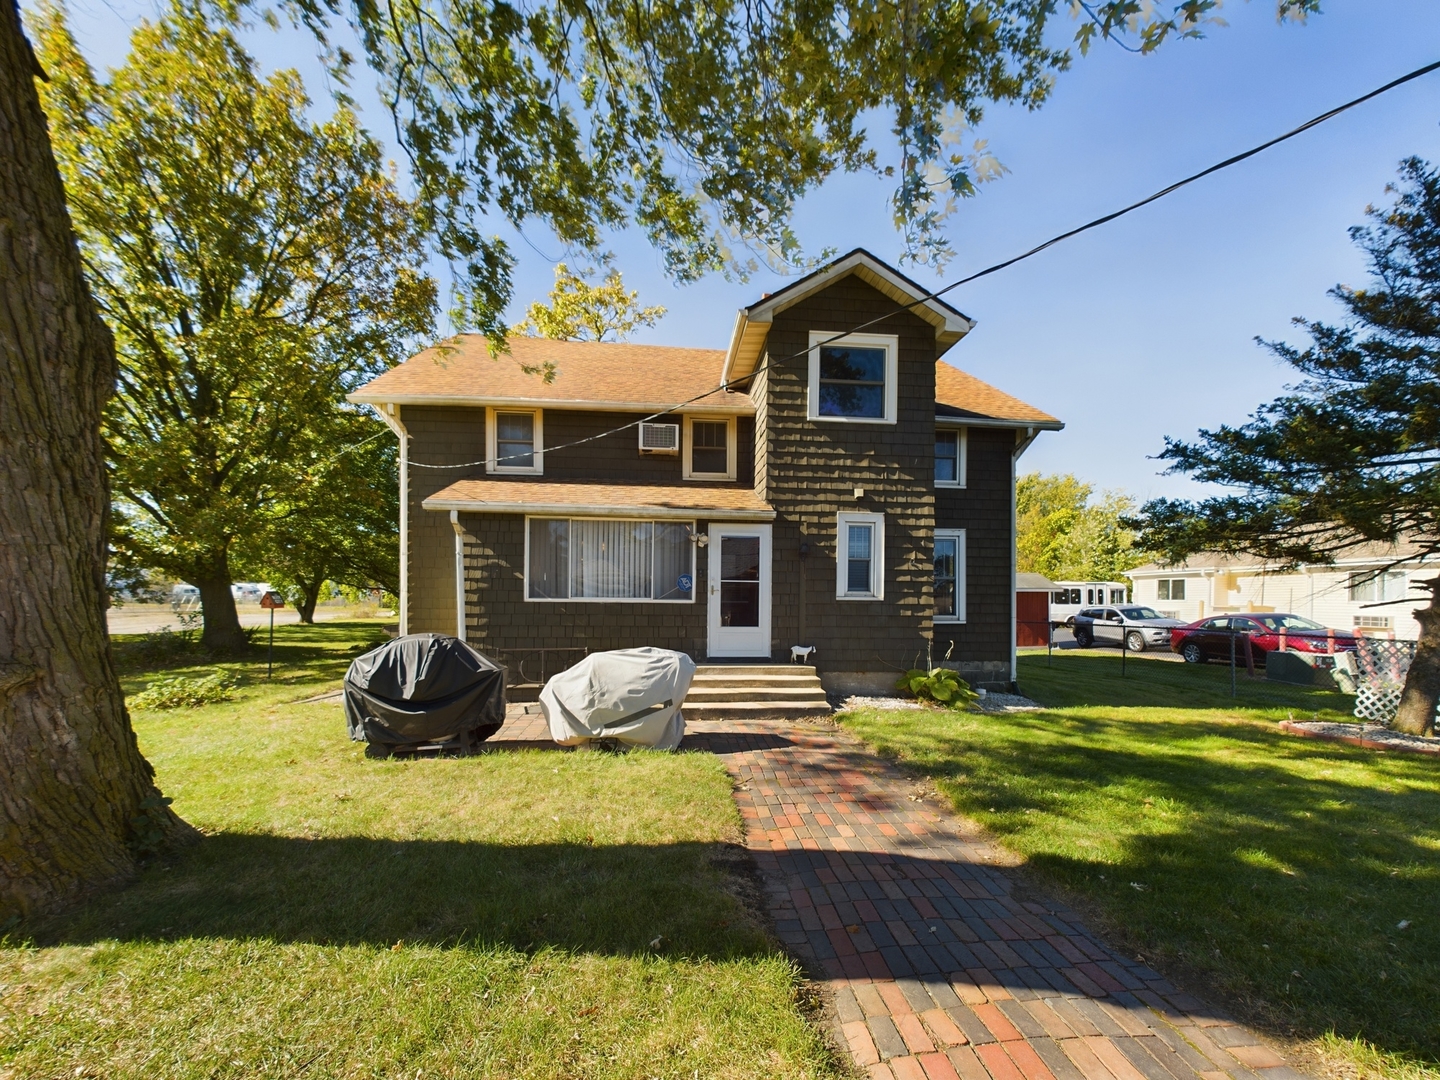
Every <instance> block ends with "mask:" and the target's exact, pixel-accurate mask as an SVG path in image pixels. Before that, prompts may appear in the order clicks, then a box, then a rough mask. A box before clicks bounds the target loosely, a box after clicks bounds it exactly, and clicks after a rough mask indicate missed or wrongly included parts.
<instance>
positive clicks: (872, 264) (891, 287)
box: [724, 248, 975, 385]
mask: <svg viewBox="0 0 1440 1080" xmlns="http://www.w3.org/2000/svg"><path fill="white" fill-rule="evenodd" d="M851 274H854V275H855V276H856V277H858V278H859V279H860V280H861V281H863V282H865V283H866V284H867V285H870V286H871V287H872V288H874V289H877V290H878V291H880V292H881V293H884V294H885V295H886V296H888V297H890V299H892V300H894V301H895V302H896V303H897V304H905V305H909V306H910V310H911V311H913V312H914V313H915V314H916V315H918V316H919V317H920V318H922V319H924V320H925V321H926V322H928V323H930V325H931V326H933V327H934V328H935V341H936V343H937V344H938V345H939V346H940V351H941V352H944V351H945V350H946V349H948V348H950V346H952V345H954V344H955V343H956V342H957V341H959V340H960V339H961V338H962V337H964V336H965V335H966V334H968V333H969V332H970V331H971V330H973V329H974V328H975V320H974V319H971V318H970V317H969V316H967V315H965V314H963V313H962V312H960V311H959V310H957V309H956V308H953V307H951V306H950V305H949V304H947V303H945V302H944V301H943V300H941V299H939V298H938V297H931V296H930V295H929V294H930V291H931V290H929V289H927V288H925V287H924V286H922V285H919V284H917V283H916V282H914V281H911V280H910V279H909V278H908V277H906V276H905V275H904V274H902V273H900V271H898V270H896V269H895V268H894V267H893V266H891V265H889V264H888V263H886V262H883V261H881V260H880V259H877V258H876V257H875V256H874V255H871V254H870V252H868V251H866V250H865V249H864V248H856V249H855V250H854V251H852V252H850V253H849V254H848V255H842V256H840V258H838V259H836V260H834V261H833V262H831V263H830V264H829V265H827V266H823V267H821V268H820V269H819V270H816V271H815V272H814V273H811V274H807V275H805V276H804V277H803V278H800V279H799V280H798V281H793V282H791V283H790V284H789V285H787V286H785V287H784V288H783V289H780V290H779V291H778V292H773V293H771V294H770V295H769V296H766V297H764V298H763V299H761V300H760V301H759V302H758V303H755V304H751V305H750V306H749V307H745V308H741V309H740V313H739V315H738V316H736V319H735V329H734V331H733V332H732V333H731V336H730V347H729V349H727V350H726V353H725V373H724V381H725V383H726V384H727V385H728V384H730V383H732V382H738V381H740V380H741V379H744V378H747V377H748V376H749V375H750V374H751V373H752V372H753V371H754V370H755V366H756V364H757V363H758V362H759V360H760V356H761V354H762V353H763V352H764V351H765V338H766V337H767V336H768V335H769V333H770V324H771V323H772V322H773V321H774V319H775V316H776V315H778V314H780V312H782V311H784V310H785V309H786V308H789V307H793V306H794V305H796V304H798V303H800V301H802V300H804V299H805V298H806V297H807V296H810V295H812V294H814V293H817V292H819V291H820V290H821V289H824V288H828V287H829V286H830V285H833V284H834V283H835V282H836V281H839V280H840V279H841V278H845V277H848V276H850V275H851Z"/></svg>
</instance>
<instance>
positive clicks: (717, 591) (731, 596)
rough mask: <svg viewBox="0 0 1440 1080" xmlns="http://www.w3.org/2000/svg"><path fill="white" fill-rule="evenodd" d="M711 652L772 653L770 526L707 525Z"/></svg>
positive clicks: (735, 654) (767, 654)
mask: <svg viewBox="0 0 1440 1080" xmlns="http://www.w3.org/2000/svg"><path fill="white" fill-rule="evenodd" d="M709 536H710V544H709V551H710V573H709V580H708V585H709V589H710V603H709V623H710V627H709V630H710V633H709V642H708V647H707V649H706V651H707V652H708V653H709V655H711V656H751V657H760V656H769V655H770V526H769V525H711V526H710V531H709Z"/></svg>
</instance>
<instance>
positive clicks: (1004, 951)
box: [489, 705, 1304, 1080]
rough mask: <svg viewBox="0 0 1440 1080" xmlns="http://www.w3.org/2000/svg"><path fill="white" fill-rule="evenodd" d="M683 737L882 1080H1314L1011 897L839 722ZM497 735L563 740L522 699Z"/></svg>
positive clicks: (937, 813)
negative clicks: (730, 809) (718, 777)
mask: <svg viewBox="0 0 1440 1080" xmlns="http://www.w3.org/2000/svg"><path fill="white" fill-rule="evenodd" d="M531 708H532V709H534V708H535V707H534V706H531ZM687 728H688V733H687V734H686V737H685V742H684V744H683V746H682V749H685V750H709V751H711V752H713V753H715V754H718V755H720V757H721V758H722V760H724V762H725V764H726V767H727V768H728V769H729V770H730V773H731V775H732V776H733V777H734V778H735V781H736V800H737V801H738V803H739V806H740V813H741V815H742V816H743V817H744V819H745V839H746V844H747V846H748V847H749V848H750V850H751V852H753V853H754V857H755V861H756V863H757V864H758V866H759V869H760V874H761V877H762V878H763V880H764V883H765V890H766V895H767V898H768V902H769V906H770V914H771V917H772V919H773V920H774V924H775V929H776V931H777V933H778V934H779V936H780V939H781V940H782V941H783V942H784V943H785V945H786V946H787V947H788V948H789V949H790V950H791V951H792V952H793V953H794V955H795V956H796V957H797V958H799V959H800V960H801V962H803V963H804V964H806V965H807V966H808V967H809V968H810V970H811V972H812V974H813V975H815V976H816V977H817V978H818V979H820V980H821V981H822V982H823V983H824V984H825V985H826V986H827V987H828V989H829V991H830V994H831V996H832V999H833V1001H834V1005H835V1014H836V1017H837V1019H838V1022H839V1025H840V1032H839V1033H838V1034H839V1035H840V1036H841V1038H842V1039H843V1041H844V1042H845V1043H846V1044H848V1046H849V1048H850V1052H851V1054H852V1055H853V1056H854V1058H855V1060H856V1062H858V1063H859V1064H860V1065H861V1066H863V1067H864V1068H866V1069H867V1070H868V1071H869V1074H870V1077H871V1078H872V1080H1196V1078H1197V1077H1199V1078H1202V1080H1226V1078H1227V1077H1228V1078H1231V1080H1304V1077H1303V1076H1302V1074H1301V1073H1299V1072H1298V1071H1297V1070H1295V1069H1293V1068H1292V1067H1290V1065H1288V1064H1287V1063H1286V1062H1285V1060H1284V1059H1283V1058H1282V1057H1280V1055H1279V1054H1277V1053H1276V1052H1275V1051H1274V1050H1273V1049H1271V1048H1270V1047H1268V1046H1266V1045H1264V1044H1263V1043H1262V1042H1261V1041H1260V1040H1259V1038H1258V1037H1257V1036H1256V1035H1255V1034H1254V1032H1252V1031H1249V1030H1247V1029H1246V1028H1244V1027H1241V1026H1240V1025H1238V1024H1236V1023H1235V1022H1234V1021H1233V1020H1231V1019H1229V1018H1228V1017H1226V1016H1225V1015H1224V1014H1223V1013H1221V1012H1219V1011H1218V1010H1216V1009H1213V1008H1210V1007H1208V1006H1206V1005H1205V1003H1204V1002H1202V1001H1199V1000H1198V999H1196V998H1194V997H1191V996H1189V995H1187V994H1183V993H1180V992H1178V991H1177V990H1176V989H1175V987H1173V986H1171V985H1170V984H1169V983H1168V982H1166V981H1165V980H1164V979H1163V978H1161V977H1160V975H1159V974H1157V973H1156V972H1155V971H1152V970H1151V969H1150V968H1148V967H1146V966H1145V965H1144V964H1141V963H1137V962H1135V961H1132V960H1129V959H1126V958H1125V957H1122V956H1120V955H1119V954H1117V953H1115V952H1113V951H1112V950H1110V949H1107V948H1106V947H1105V946H1104V945H1102V944H1101V943H1100V942H1099V941H1097V940H1096V939H1095V938H1094V937H1092V936H1091V935H1090V934H1089V933H1088V932H1087V931H1086V930H1085V928H1084V927H1083V926H1081V925H1080V923H1079V921H1078V919H1077V918H1076V916H1075V915H1074V913H1073V912H1070V911H1068V910H1066V909H1064V908H1060V907H1056V906H1053V905H1052V906H1047V905H1042V904H1038V903H1022V902H1021V901H1020V900H1018V899H1017V898H1016V897H1015V896H1014V894H1013V889H1012V882H1011V879H1010V877H1009V876H1008V875H1007V874H1006V872H1005V870H1004V869H1003V867H1002V866H1001V865H999V864H1000V863H1001V862H1002V859H1001V857H1000V852H998V851H997V850H995V849H994V848H992V847H991V846H990V845H989V844H988V843H986V842H985V841H984V840H983V839H982V838H980V837H979V836H977V835H973V834H971V833H967V832H966V831H965V830H964V828H963V826H962V824H961V822H960V821H959V820H958V819H956V818H955V817H953V816H952V815H951V814H949V813H948V812H945V811H943V810H942V809H941V808H940V807H939V806H937V805H935V804H934V803H933V802H929V801H926V800H925V799H924V798H922V797H920V795H919V792H918V790H917V787H916V784H915V782H914V781H913V780H911V779H909V778H907V777H906V776H905V775H904V774H903V773H901V772H900V771H899V770H898V769H897V768H895V767H894V766H892V765H890V764H888V763H886V762H885V761H883V760H881V759H879V758H877V757H875V756H874V755H873V754H870V753H869V752H867V751H866V750H865V748H864V747H863V746H861V745H860V744H859V743H858V742H856V741H854V740H852V739H850V738H849V737H848V736H847V735H845V734H844V733H843V732H840V731H837V730H836V729H834V728H832V727H828V726H825V727H822V726H816V725H804V724H785V723H777V722H744V721H709V722H701V723H695V722H691V723H689V724H687ZM489 745H490V746H491V748H492V749H494V750H501V751H503V750H505V749H510V748H519V747H527V746H528V747H535V746H548V747H554V746H555V744H554V743H553V742H551V741H550V735H549V730H548V728H547V727H546V724H545V720H544V717H543V716H541V715H539V713H538V711H537V712H530V711H527V710H526V709H525V708H524V707H523V706H517V705H512V706H511V707H510V712H509V715H508V717H507V720H506V723H505V727H504V728H503V729H502V731H501V732H500V734H499V736H498V737H497V738H496V739H495V740H492V742H491V743H490V744H489Z"/></svg>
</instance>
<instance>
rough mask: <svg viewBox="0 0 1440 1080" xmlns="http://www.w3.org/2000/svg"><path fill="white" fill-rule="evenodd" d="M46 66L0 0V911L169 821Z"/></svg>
mask: <svg viewBox="0 0 1440 1080" xmlns="http://www.w3.org/2000/svg"><path fill="white" fill-rule="evenodd" d="M39 74H40V70H39V66H38V65H37V64H36V62H35V57H34V54H33V53H31V51H30V45H29V43H28V42H27V41H26V40H25V36H24V32H23V30H22V29H21V24H20V11H19V8H18V7H17V6H16V3H15V0H0V506H3V507H4V513H3V515H0V596H3V598H4V599H3V602H0V917H5V916H8V915H11V914H23V913H26V912H31V911H37V910H41V909H43V908H46V907H51V906H53V905H55V904H56V903H58V902H60V901H62V900H64V899H65V898H66V897H68V896H71V895H73V894H75V893H76V892H77V891H79V890H81V889H83V888H85V887H86V886H88V885H91V884H94V883H96V882H100V881H104V880H107V879H112V878H116V877H118V876H120V875H123V874H125V873H126V872H128V871H129V870H130V869H131V868H132V867H133V865H134V851H135V849H136V848H137V847H148V846H149V845H150V844H151V843H153V836H154V835H155V833H156V831H157V830H158V831H159V832H161V833H163V832H165V831H169V830H173V829H174V828H176V827H177V825H178V821H177V819H175V818H174V816H173V815H172V814H170V812H169V811H168V810H166V809H165V808H164V807H162V806H159V805H157V804H158V801H159V800H158V795H157V793H156V791H155V787H154V784H153V782H152V777H153V775H154V773H153V770H152V769H151V768H150V765H149V763H148V762H147V761H146V760H145V759H144V757H142V756H141V754H140V749H139V747H138V745H137V744H136V742H135V733H134V732H133V731H132V730H131V727H130V718H129V716H128V715H127V714H126V712H125V699H124V696H123V695H122V694H121V691H120V683H119V680H118V679H117V678H116V675H115V668H114V665H113V664H112V662H111V657H110V638H109V634H108V632H107V630H106V626H105V607H106V596H105V520H106V514H107V512H108V507H109V495H108V492H107V490H106V484H105V471H104V463H103V457H102V450H101V443H100V414H101V410H102V409H103V408H104V405H105V402H106V399H107V398H108V397H109V396H110V394H111V393H112V391H113V387H114V382H115V351H114V345H113V342H112V341H111V338H110V333H109V331H108V330H107V329H106V328H105V326H104V324H103V323H101V321H100V319H99V317H98V315H97V314H96V312H95V308H94V306H93V305H92V303H91V300H90V294H89V292H88V290H87V289H86V286H85V282H84V280H83V278H82V277H81V271H80V255H79V251H78V249H77V248H76V244H75V237H74V234H73V232H72V231H71V228H70V217H69V214H68V212H67V211H66V209H65V196H64V192H63V190H62V188H61V182H60V173H59V171H58V169H57V168H56V165H55V158H54V155H53V154H52V153H51V149H50V137H49V133H48V131H47V129H46V125H45V118H44V114H43V113H42V112H41V111H40V101H39V98H38V96H37V94H36V92H35V82H34V80H35V77H36V76H37V75H39ZM142 804H144V805H142Z"/></svg>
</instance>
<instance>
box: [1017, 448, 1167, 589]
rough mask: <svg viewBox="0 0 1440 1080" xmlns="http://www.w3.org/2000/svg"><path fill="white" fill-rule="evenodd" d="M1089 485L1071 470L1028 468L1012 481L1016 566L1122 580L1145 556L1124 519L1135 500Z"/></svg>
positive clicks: (1056, 575)
mask: <svg viewBox="0 0 1440 1080" xmlns="http://www.w3.org/2000/svg"><path fill="white" fill-rule="evenodd" d="M1093 494H1094V489H1093V488H1092V486H1091V485H1090V484H1086V483H1084V482H1082V481H1080V480H1078V479H1077V478H1076V477H1075V476H1074V475H1072V474H1070V473H1065V474H1063V475H1059V474H1052V475H1044V474H1041V473H1027V474H1026V475H1024V476H1022V477H1020V479H1019V480H1018V481H1017V482H1016V485H1015V518H1016V535H1015V545H1016V567H1017V568H1018V569H1019V570H1020V571H1021V572H1023V573H1034V574H1044V575H1045V576H1046V577H1048V578H1050V579H1051V580H1052V581H1123V580H1124V578H1122V577H1121V575H1122V574H1123V573H1124V572H1125V571H1127V570H1131V569H1133V568H1134V567H1136V566H1139V565H1140V564H1141V563H1142V562H1144V561H1145V554H1144V552H1143V551H1142V550H1141V549H1140V548H1139V547H1138V546H1137V544H1136V536H1135V532H1134V531H1133V530H1132V529H1130V528H1128V527H1127V526H1126V525H1125V524H1124V520H1123V519H1124V518H1125V517H1126V515H1129V514H1133V513H1134V511H1135V500H1134V499H1132V498H1131V497H1130V496H1128V495H1126V494H1124V493H1122V492H1118V491H1104V492H1101V493H1100V496H1099V498H1098V499H1096V500H1095V501H1092V496H1093Z"/></svg>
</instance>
